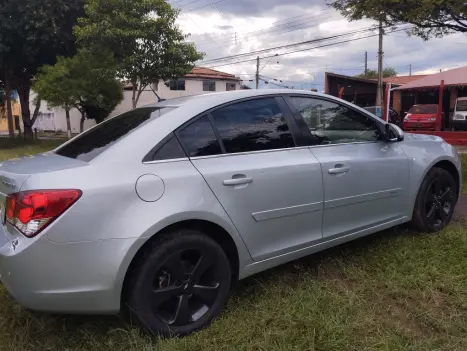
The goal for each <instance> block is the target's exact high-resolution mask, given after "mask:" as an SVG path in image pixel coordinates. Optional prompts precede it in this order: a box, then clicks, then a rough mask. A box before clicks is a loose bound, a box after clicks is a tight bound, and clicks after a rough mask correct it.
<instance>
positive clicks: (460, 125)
mask: <svg viewBox="0 0 467 351" xmlns="http://www.w3.org/2000/svg"><path fill="white" fill-rule="evenodd" d="M466 118H467V97H461V98H458V99H457V100H456V105H455V107H454V117H453V119H452V128H453V129H454V130H467V120H466Z"/></svg>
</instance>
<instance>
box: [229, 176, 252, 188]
mask: <svg viewBox="0 0 467 351" xmlns="http://www.w3.org/2000/svg"><path fill="white" fill-rule="evenodd" d="M252 182H253V179H252V178H246V177H245V178H234V179H226V180H224V185H226V186H229V185H243V184H249V183H252Z"/></svg>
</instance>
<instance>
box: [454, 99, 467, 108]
mask: <svg viewBox="0 0 467 351" xmlns="http://www.w3.org/2000/svg"><path fill="white" fill-rule="evenodd" d="M456 111H467V100H459V101H457V106H456Z"/></svg>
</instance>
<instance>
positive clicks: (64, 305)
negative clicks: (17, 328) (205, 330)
mask: <svg viewBox="0 0 467 351" xmlns="http://www.w3.org/2000/svg"><path fill="white" fill-rule="evenodd" d="M0 236H1V240H2V243H3V245H2V247H1V248H0V279H1V281H2V283H3V285H4V287H5V288H6V290H7V291H8V292H9V293H10V295H11V296H12V297H13V298H14V299H15V300H16V301H17V302H19V303H20V304H21V305H23V306H24V307H26V308H29V309H32V310H37V311H45V312H54V313H87V314H110V313H116V312H118V311H119V310H120V298H121V291H122V283H123V277H124V274H125V273H124V272H126V269H124V272H123V273H122V272H121V267H122V262H124V261H125V255H126V253H127V252H128V251H129V250H130V248H131V247H132V246H133V244H134V243H135V240H136V239H121V240H120V239H119V240H100V241H93V242H79V243H68V244H56V243H52V242H51V241H49V240H48V239H46V238H45V237H41V238H38V239H26V238H24V239H23V240H21V239H19V240H18V239H15V240H11V239H10V238H8V236H7V235H6V234H5V232H4V231H3V228H2V226H1V225H0ZM5 239H6V240H5ZM27 241H31V242H27ZM125 268H126V267H125Z"/></svg>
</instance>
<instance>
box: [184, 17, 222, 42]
mask: <svg viewBox="0 0 467 351" xmlns="http://www.w3.org/2000/svg"><path fill="white" fill-rule="evenodd" d="M184 15H185V16H186V17H188V19H189V20H190V21H191V22H193V23H194V24H195V25H196V26H197V27H198V28H199V29H201V31H204V30H203V28H201V27H200V25H199V24H198V23H196V22H195V20H194V19H193V18H191V17H190V16H189V15H188V14H187V13H184ZM204 35H206V36H207V37H208V38H209V39H210V40H211V41H212V42H213V43H214V44H215V45H217V46H219V45H218V44H217V43H216V42H215V41H214V40H213V39H212V38H211V37H210V36H209V34H208V33H207V32H204Z"/></svg>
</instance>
